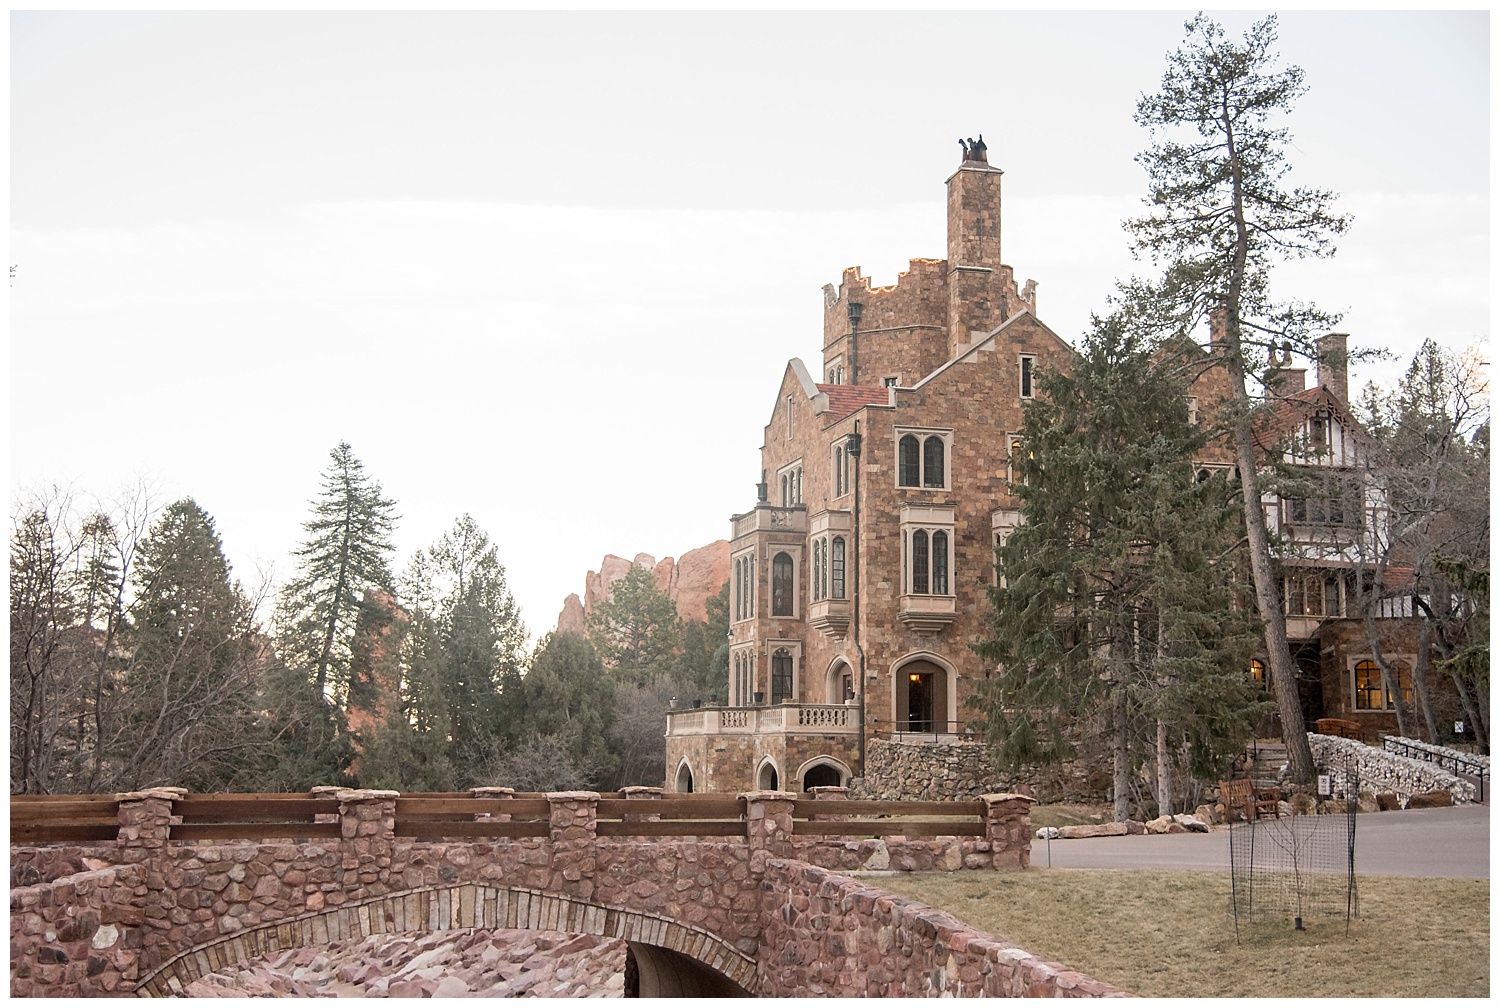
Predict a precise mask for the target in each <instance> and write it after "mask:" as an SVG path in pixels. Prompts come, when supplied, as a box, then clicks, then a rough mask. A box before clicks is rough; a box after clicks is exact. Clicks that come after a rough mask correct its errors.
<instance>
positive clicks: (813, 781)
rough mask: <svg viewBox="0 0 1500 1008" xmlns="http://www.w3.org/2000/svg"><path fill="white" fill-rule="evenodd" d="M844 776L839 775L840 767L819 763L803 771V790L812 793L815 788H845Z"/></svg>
mask: <svg viewBox="0 0 1500 1008" xmlns="http://www.w3.org/2000/svg"><path fill="white" fill-rule="evenodd" d="M843 786H844V775H843V774H841V773H839V770H838V767H836V766H833V765H831V764H828V763H818V764H815V765H813V766H810V767H808V768H807V769H806V770H804V771H802V790H804V791H811V790H812V789H813V788H815V787H843Z"/></svg>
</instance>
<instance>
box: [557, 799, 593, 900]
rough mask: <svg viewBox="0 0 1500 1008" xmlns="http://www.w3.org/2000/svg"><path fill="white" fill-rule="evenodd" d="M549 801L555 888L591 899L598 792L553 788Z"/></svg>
mask: <svg viewBox="0 0 1500 1008" xmlns="http://www.w3.org/2000/svg"><path fill="white" fill-rule="evenodd" d="M547 801H548V802H549V803H550V804H551V815H550V816H549V818H548V826H549V830H548V834H547V839H548V843H549V845H550V848H551V850H550V853H549V857H550V866H551V870H552V888H553V889H554V890H555V891H557V892H563V893H567V894H568V895H570V896H578V897H579V898H581V899H589V898H590V897H592V896H593V895H594V869H595V868H596V867H597V865H598V851H597V849H596V847H595V845H596V844H597V843H598V839H599V833H598V824H599V792H597V791H554V792H551V793H550V794H548V795H547Z"/></svg>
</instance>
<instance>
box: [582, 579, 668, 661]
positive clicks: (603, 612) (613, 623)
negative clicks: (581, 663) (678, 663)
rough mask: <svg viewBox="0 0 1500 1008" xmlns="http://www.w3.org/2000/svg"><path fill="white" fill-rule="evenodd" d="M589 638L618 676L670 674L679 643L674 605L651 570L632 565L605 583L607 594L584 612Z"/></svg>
mask: <svg viewBox="0 0 1500 1008" xmlns="http://www.w3.org/2000/svg"><path fill="white" fill-rule="evenodd" d="M589 640H591V641H592V642H593V644H594V649H595V650H596V651H598V653H599V656H600V658H602V659H603V661H604V664H605V666H606V667H607V668H610V669H613V670H615V671H616V672H617V673H619V674H620V676H621V678H623V679H625V680H627V681H630V682H637V683H649V684H655V683H656V681H657V679H658V678H660V677H661V676H662V675H663V673H669V672H670V671H671V668H672V662H673V659H674V658H675V657H676V655H677V653H678V650H679V649H680V648H681V646H682V621H681V620H680V619H679V618H678V616H677V605H676V603H674V602H673V601H672V599H671V598H670V597H669V596H668V595H667V593H666V592H664V591H662V590H661V588H659V587H658V586H657V584H656V579H655V578H654V577H652V575H651V572H650V571H648V570H646V569H644V568H641V567H632V568H631V569H630V572H629V573H628V574H626V575H625V576H624V577H622V578H620V579H619V580H617V581H615V582H614V583H613V584H611V585H610V586H609V597H608V598H606V599H604V601H602V602H600V603H599V604H598V605H596V606H594V607H593V608H592V609H591V610H590V612H589Z"/></svg>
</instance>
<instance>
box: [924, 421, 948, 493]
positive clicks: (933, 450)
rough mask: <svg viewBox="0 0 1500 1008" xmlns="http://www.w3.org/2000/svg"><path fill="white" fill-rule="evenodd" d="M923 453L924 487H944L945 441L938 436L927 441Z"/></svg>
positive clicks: (933, 436)
mask: <svg viewBox="0 0 1500 1008" xmlns="http://www.w3.org/2000/svg"><path fill="white" fill-rule="evenodd" d="M923 448H924V449H925V450H924V451H923V453H922V485H923V486H925V487H942V486H945V485H946V481H945V480H944V479H943V439H942V438H940V437H938V436H937V435H936V434H934V435H932V436H931V437H929V438H928V439H927V442H926V443H925V444H924V445H923Z"/></svg>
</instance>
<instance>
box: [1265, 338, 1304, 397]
mask: <svg viewBox="0 0 1500 1008" xmlns="http://www.w3.org/2000/svg"><path fill="white" fill-rule="evenodd" d="M1305 388H1307V368H1299V367H1292V351H1291V349H1290V348H1289V347H1288V348H1286V349H1283V350H1282V351H1281V359H1280V360H1277V359H1276V354H1275V351H1272V353H1271V370H1270V372H1269V373H1267V375H1266V393H1267V395H1271V396H1277V397H1279V398H1282V399H1285V398H1287V397H1288V396H1294V395H1296V394H1297V393H1298V392H1301V391H1303V390H1304V389H1305Z"/></svg>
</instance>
